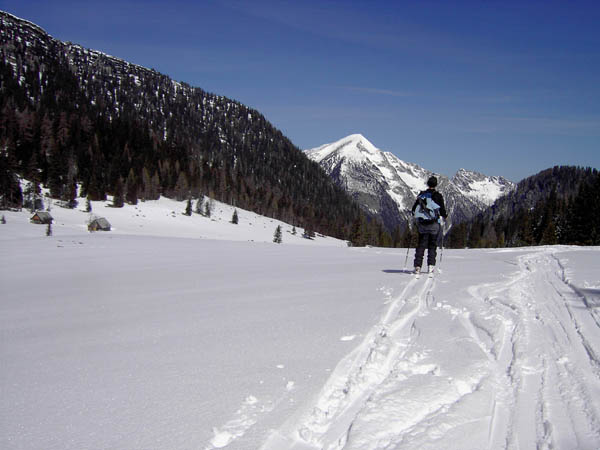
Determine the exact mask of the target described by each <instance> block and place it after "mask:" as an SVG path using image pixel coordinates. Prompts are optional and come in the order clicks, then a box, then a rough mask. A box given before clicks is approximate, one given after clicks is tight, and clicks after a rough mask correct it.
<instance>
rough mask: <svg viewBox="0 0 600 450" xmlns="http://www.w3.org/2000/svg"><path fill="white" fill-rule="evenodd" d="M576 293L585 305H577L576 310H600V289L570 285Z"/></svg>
mask: <svg viewBox="0 0 600 450" xmlns="http://www.w3.org/2000/svg"><path fill="white" fill-rule="evenodd" d="M570 286H571V288H573V290H574V291H575V293H576V294H577V295H578V296H579V297H580V298H581V299H582V300H583V302H584V303H583V304H580V303H577V304H576V305H575V307H576V308H581V309H596V308H600V289H598V288H581V287H578V286H575V285H573V284H570Z"/></svg>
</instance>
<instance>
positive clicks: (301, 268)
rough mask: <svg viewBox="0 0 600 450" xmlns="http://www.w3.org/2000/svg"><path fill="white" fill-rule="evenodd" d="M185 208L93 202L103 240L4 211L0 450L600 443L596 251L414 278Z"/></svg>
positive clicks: (0, 227)
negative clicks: (106, 225)
mask: <svg viewBox="0 0 600 450" xmlns="http://www.w3.org/2000/svg"><path fill="white" fill-rule="evenodd" d="M164 206H166V208H165V207H164ZM183 208H184V204H183V203H179V204H168V203H163V201H159V202H157V203H154V204H150V203H149V202H146V203H145V204H141V205H139V207H138V210H136V209H135V208H134V207H128V208H125V209H121V210H116V209H113V208H104V206H103V205H100V204H97V203H94V204H93V209H94V212H95V213H96V214H99V213H100V212H101V211H102V212H106V214H105V215H106V216H107V217H109V219H110V220H111V222H112V223H113V226H114V228H115V229H114V231H111V232H106V233H103V232H96V233H88V232H86V231H85V228H84V226H83V224H82V223H83V222H85V220H82V219H83V218H85V217H86V216H87V215H86V214H85V213H83V212H81V211H70V210H63V209H62V208H59V207H56V206H55V207H54V208H53V209H52V211H51V213H52V214H53V215H54V216H55V218H56V222H55V224H54V226H53V231H54V233H53V236H50V237H47V236H45V228H46V227H44V226H38V225H33V224H30V223H28V217H29V215H28V214H27V213H25V212H7V211H4V212H0V215H4V216H5V218H6V224H1V223H0V246H1V248H2V254H3V258H1V259H0V299H1V300H0V309H1V314H0V334H1V336H2V339H1V341H0V366H1V367H2V376H1V377H0V384H1V389H2V402H0V417H1V420H0V448H6V449H61V450H75V449H77V450H79V449H82V448H85V449H90V450H96V449H97V450H100V449H107V448H110V449H116V450H120V449H122V450H125V449H127V450H143V449H164V448H173V449H182V450H186V449H190V450H191V449H194V450H197V449H216V448H227V449H229V450H242V449H244V450H247V449H258V448H262V449H264V450H272V449H277V450H286V449H296V450H298V449H305V450H316V449H324V448H326V449H342V448H344V449H361V450H369V449H372V450H375V449H391V448H394V449H415V448H419V449H440V448H444V449H460V450H464V449H480V448H486V449H487V448H489V449H497V448H510V449H512V448H547V449H550V448H560V449H562V448H569V449H571V448H578V449H592V448H599V447H600V405H599V403H598V398H600V371H599V367H600V363H599V359H598V355H600V327H599V326H598V324H599V323H600V317H599V316H598V309H597V305H598V304H599V302H600V278H599V276H598V275H599V273H600V265H599V264H600V263H599V261H600V248H577V247H539V248H520V249H514V250H510V249H504V250H493V249H486V250H451V251H448V250H446V251H445V252H444V254H443V257H441V258H440V260H439V264H438V268H439V269H440V272H439V273H438V274H437V275H436V277H435V278H433V279H429V278H421V279H420V280H416V279H415V278H414V277H413V276H412V275H411V274H409V273H408V271H406V270H405V268H404V261H405V255H406V251H405V250H400V249H377V248H349V247H346V246H345V245H344V243H342V242H340V241H333V240H331V241H329V240H328V239H325V238H322V239H316V240H315V241H307V240H302V239H301V238H298V239H299V243H300V242H302V243H307V244H308V245H286V242H288V241H289V242H291V235H289V234H288V233H284V244H283V245H277V244H274V243H272V242H271V239H272V234H273V231H274V228H275V225H276V224H275V223H271V222H270V220H269V219H260V218H258V217H252V219H251V220H252V223H253V225H252V226H250V225H248V227H247V228H246V229H245V230H246V231H242V230H244V229H243V228H239V225H238V226H236V225H232V224H230V223H228V219H229V216H230V214H229V213H230V212H231V210H229V211H227V213H225V209H224V207H223V211H224V212H223V214H224V215H223V216H222V220H219V219H218V218H216V217H215V218H214V219H215V220H214V221H213V220H211V219H206V218H204V217H200V216H197V217H191V218H190V217H185V216H182V215H181V211H182V210H183ZM104 210H106V211H104ZM219 210H220V207H219V206H218V207H216V208H215V216H216V215H217V214H218V211H219ZM109 214H115V215H109ZM138 214H139V215H138ZM103 215H104V214H103ZM144 216H145V217H144ZM151 218H153V220H151ZM249 219H250V218H249V217H247V216H245V214H243V213H240V225H242V224H243V222H244V221H245V220H249ZM190 224H193V226H192V225H190ZM210 227H214V228H210ZM261 229H263V230H265V231H264V234H263V235H262V236H263V237H262V238H261V237H260V236H259V235H260V233H261V232H260V230H261ZM211 230H212V231H211ZM232 230H235V231H232ZM236 235H237V237H238V238H239V239H240V240H238V241H233V240H231V239H233V238H234V237H235V236H236ZM203 237H212V238H211V239H205V238H203ZM216 237H220V239H214V238H216ZM242 237H243V239H242ZM249 238H253V239H254V240H255V241H259V240H264V241H266V242H249V240H248V239H249ZM320 244H332V246H328V245H320ZM410 258H411V259H412V254H411V255H410ZM409 261H410V260H409Z"/></svg>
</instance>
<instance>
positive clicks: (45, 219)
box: [29, 211, 54, 225]
mask: <svg viewBox="0 0 600 450" xmlns="http://www.w3.org/2000/svg"><path fill="white" fill-rule="evenodd" d="M53 220H54V219H53V218H52V216H51V215H50V213H49V212H46V211H36V213H35V214H34V215H33V217H32V218H31V219H29V221H30V222H31V223H37V224H38V225H46V224H51V223H52V221H53Z"/></svg>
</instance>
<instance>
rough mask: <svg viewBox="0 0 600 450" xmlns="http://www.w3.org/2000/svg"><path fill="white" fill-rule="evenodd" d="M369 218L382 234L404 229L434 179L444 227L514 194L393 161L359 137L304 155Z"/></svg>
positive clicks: (501, 183) (504, 183) (463, 173)
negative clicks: (443, 209)
mask: <svg viewBox="0 0 600 450" xmlns="http://www.w3.org/2000/svg"><path fill="white" fill-rule="evenodd" d="M305 153H306V154H307V156H308V157H309V158H311V159H313V160H314V161H316V162H318V163H319V165H320V166H321V167H322V168H323V169H324V170H325V172H326V173H327V174H329V176H330V177H331V178H332V179H333V180H334V181H335V183H336V184H337V185H338V186H340V187H342V188H344V189H345V190H346V191H347V192H348V193H349V194H350V195H351V196H352V197H353V198H354V199H355V200H356V201H357V202H358V203H359V204H360V205H361V207H362V208H363V209H364V210H365V211H366V212H368V213H369V214H370V215H372V216H375V217H378V218H380V219H381V220H382V221H383V223H384V224H385V225H386V227H387V228H388V230H390V231H391V230H394V229H395V228H396V227H398V226H401V227H402V228H404V227H405V226H406V224H407V223H408V222H409V221H410V220H411V214H410V211H411V208H412V205H413V203H414V201H415V198H416V196H417V195H418V193H419V192H420V191H422V190H424V189H426V188H427V186H426V181H427V179H428V178H429V176H431V175H436V177H437V178H438V183H439V184H438V190H439V191H440V192H441V193H442V194H443V195H444V198H445V202H446V209H447V211H448V214H449V221H448V226H450V225H451V224H452V223H459V222H463V221H466V220H469V219H471V218H472V217H474V216H475V215H477V214H478V213H480V212H482V211H484V210H485V209H486V208H488V207H490V206H491V205H492V204H493V203H494V201H496V200H497V199H498V198H500V197H501V196H503V195H505V194H507V193H509V192H510V191H511V190H513V189H514V187H515V185H514V183H512V182H510V181H508V180H507V179H505V178H503V177H497V176H494V177H492V176H486V175H483V174H480V173H477V172H473V171H469V170H465V169H461V170H459V171H458V172H457V173H456V174H455V175H454V176H453V177H452V178H448V177H446V176H444V175H440V174H434V173H433V172H431V171H429V170H427V169H425V168H423V167H420V166H418V165H417V164H413V163H410V162H405V161H403V160H401V159H399V158H398V157H397V156H395V155H394V154H392V153H390V152H384V151H382V150H379V149H378V148H377V147H375V146H374V145H373V144H372V143H371V142H369V140H368V139H366V138H365V137H364V136H362V135H361V134H353V135H350V136H347V137H345V138H343V139H340V140H339V141H336V142H333V143H331V144H325V145H322V146H320V147H317V148H314V149H310V150H306V151H305Z"/></svg>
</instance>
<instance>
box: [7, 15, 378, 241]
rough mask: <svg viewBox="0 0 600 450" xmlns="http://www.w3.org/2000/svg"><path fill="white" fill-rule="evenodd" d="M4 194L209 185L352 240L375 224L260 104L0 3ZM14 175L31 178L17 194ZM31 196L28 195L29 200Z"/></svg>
mask: <svg viewBox="0 0 600 450" xmlns="http://www.w3.org/2000/svg"><path fill="white" fill-rule="evenodd" d="M0 24H1V29H0V93H1V95H0V130H1V131H0V179H1V180H2V181H1V184H0V196H1V197H0V200H1V202H0V203H2V205H3V206H4V207H19V206H21V205H22V203H23V201H24V196H25V197H27V196H29V195H31V194H32V192H33V193H35V191H37V190H39V185H40V184H44V185H46V186H47V187H49V189H50V192H51V195H52V196H53V197H56V198H60V199H62V200H64V202H65V204H72V203H73V201H74V199H75V195H76V189H77V185H80V186H81V189H82V191H83V192H79V193H78V194H79V195H80V196H81V195H82V194H83V196H87V197H88V198H90V199H91V200H97V199H104V198H106V196H107V195H113V196H114V197H115V202H114V203H115V206H119V205H120V204H122V203H123V202H130V203H136V202H137V201H138V200H145V199H156V198H157V197H158V196H160V195H164V196H168V197H173V198H178V199H184V198H197V197H199V196H200V195H201V194H205V195H209V196H211V197H212V198H215V199H217V200H220V201H224V202H227V203H229V204H233V205H236V206H239V207H241V208H245V209H249V210H252V211H255V212H257V213H259V214H263V215H267V216H271V217H274V218H277V219H280V220H283V221H286V222H288V223H293V224H295V225H299V226H302V227H305V228H309V229H313V230H315V231H318V232H321V233H324V234H328V235H332V236H336V237H339V238H343V239H347V238H349V237H350V235H351V233H352V229H353V228H354V229H355V232H354V234H355V235H356V234H357V231H356V229H357V228H360V229H361V231H360V233H359V234H360V235H361V236H367V238H364V239H363V238H362V237H361V240H365V239H366V242H368V243H372V244H378V243H379V239H380V236H381V227H380V225H379V224H377V223H375V222H374V221H369V220H367V219H366V218H365V217H364V216H363V215H362V213H361V212H360V210H359V208H358V207H357V205H356V204H355V203H354V202H353V201H352V200H351V199H350V197H349V196H348V195H347V194H346V193H345V192H343V191H342V190H341V189H340V188H338V187H336V186H335V185H334V184H333V183H332V181H331V180H330V179H329V177H328V176H327V175H326V174H325V173H324V172H323V171H322V170H321V168H319V166H318V165H317V164H316V163H314V162H312V161H310V160H309V159H308V158H306V156H305V155H304V154H303V153H302V152H301V151H300V150H299V149H298V148H297V147H295V146H294V145H293V144H292V143H291V142H290V141H289V140H288V139H287V138H286V137H285V136H284V135H283V134H282V133H281V132H280V131H279V130H277V129H276V128H274V127H273V126H272V125H271V124H270V123H269V122H268V121H267V120H266V119H265V117H263V115H262V114H260V113H259V112H258V111H256V110H253V109H251V108H248V107H246V106H244V105H242V104H240V103H239V102H236V101H233V100H230V99H227V98H225V97H221V96H218V95H214V94H210V93H207V92H205V91H203V90H202V89H200V88H196V87H191V86H189V85H187V84H185V83H178V82H175V81H173V80H171V79H170V78H169V77H168V76H166V75H162V74H160V73H158V72H156V71H154V70H150V69H146V68H143V67H140V66H135V65H133V64H129V63H127V62H126V61H123V60H120V59H118V58H114V57H111V56H108V55H105V54H103V53H100V52H96V51H92V50H87V49H84V48H82V47H81V46H78V45H75V44H71V43H63V42H60V41H58V40H56V39H53V38H52V37H51V36H49V35H48V34H47V33H45V32H44V31H43V30H42V29H41V28H39V27H37V26H36V25H34V24H31V23H29V22H26V21H23V20H20V19H17V18H15V17H14V16H11V15H10V14H7V13H3V12H0ZM18 177H23V178H25V179H28V180H32V181H33V183H32V186H31V187H30V188H29V191H31V192H22V191H21V188H20V186H19V183H18ZM25 200H26V199H25Z"/></svg>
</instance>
